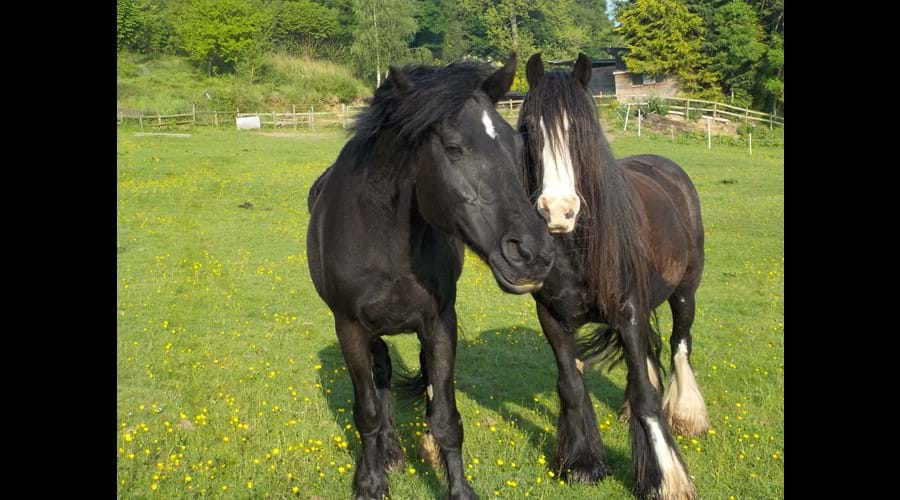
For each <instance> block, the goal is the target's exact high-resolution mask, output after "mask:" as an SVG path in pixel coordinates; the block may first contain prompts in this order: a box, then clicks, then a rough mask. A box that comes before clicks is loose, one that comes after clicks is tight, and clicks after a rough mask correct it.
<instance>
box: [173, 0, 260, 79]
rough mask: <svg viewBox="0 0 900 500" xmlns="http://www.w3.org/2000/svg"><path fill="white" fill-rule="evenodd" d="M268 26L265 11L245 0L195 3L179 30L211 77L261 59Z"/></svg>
mask: <svg viewBox="0 0 900 500" xmlns="http://www.w3.org/2000/svg"><path fill="white" fill-rule="evenodd" d="M269 23H270V18H269V16H268V12H267V11H266V10H263V9H260V8H256V7H255V6H254V5H251V4H249V3H247V2H245V1H242V0H195V1H193V2H192V3H191V4H190V5H189V6H188V8H186V9H185V12H184V16H183V18H182V20H181V21H180V22H179V24H178V25H177V26H176V31H177V32H178V35H179V36H180V37H181V43H182V45H183V47H184V49H185V50H186V51H187V53H188V55H189V56H190V58H191V59H192V60H193V61H194V62H195V63H197V64H199V65H205V66H206V67H207V71H208V72H209V73H210V74H212V73H213V72H214V71H215V72H224V71H233V70H234V69H235V66H236V65H237V64H239V63H247V62H249V61H250V60H252V59H254V58H256V57H258V56H259V55H260V53H261V51H262V49H263V48H264V42H265V35H266V33H265V31H264V30H265V29H266V28H267V27H269Z"/></svg>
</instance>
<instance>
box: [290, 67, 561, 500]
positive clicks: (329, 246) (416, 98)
mask: <svg viewBox="0 0 900 500" xmlns="http://www.w3.org/2000/svg"><path fill="white" fill-rule="evenodd" d="M515 69H516V59H515V55H514V54H513V55H512V56H511V57H510V59H509V61H507V63H506V64H505V65H504V66H503V67H502V68H501V69H499V70H497V71H494V70H493V69H492V68H490V67H489V66H487V65H482V64H475V63H458V64H452V65H450V66H447V67H443V68H436V67H409V68H406V69H404V70H403V71H399V70H397V69H395V68H391V69H390V73H389V77H388V79H387V80H386V81H385V82H384V84H382V85H381V86H380V87H379V88H378V89H377V90H376V92H375V96H374V97H373V100H372V103H371V105H370V106H369V108H368V109H367V110H366V111H364V112H363V113H362V115H361V116H360V117H359V119H358V120H357V121H356V123H355V124H354V128H353V130H354V135H353V137H352V138H351V139H350V140H349V142H348V143H347V144H346V145H345V146H344V148H343V150H341V152H340V155H339V156H338V159H337V161H336V162H335V163H334V164H333V165H332V166H331V167H329V169H328V170H326V172H325V173H324V174H322V176H320V177H319V178H318V179H317V180H316V182H315V183H314V184H313V186H312V188H311V189H310V192H309V200H308V203H309V209H310V212H311V216H310V223H309V232H308V235H307V252H308V256H309V270H310V274H311V276H312V280H313V283H314V284H315V287H316V291H317V292H318V293H319V295H320V296H321V297H322V299H323V300H324V301H325V302H326V303H327V304H328V307H330V308H331V310H332V311H333V313H334V324H335V330H336V332H337V337H338V341H339V343H340V346H341V351H342V353H343V355H344V359H345V361H346V363H347V368H348V370H349V373H350V377H351V379H352V381H353V392H354V404H353V419H354V422H355V424H356V428H357V430H358V431H359V434H360V437H361V440H362V457H361V459H360V461H359V463H358V466H357V468H356V472H355V476H354V478H353V493H354V497H355V498H361V499H367V500H368V499H372V498H374V499H378V500H381V498H382V497H383V496H385V495H387V493H388V485H387V478H386V470H387V469H391V468H394V467H396V466H399V465H402V462H403V451H402V449H401V447H400V443H399V441H398V439H397V435H396V432H395V429H394V418H393V414H394V403H393V397H392V395H391V389H390V387H391V360H390V358H389V356H388V349H387V345H386V344H385V342H384V340H383V339H382V338H381V336H383V335H389V334H395V333H402V332H415V333H416V334H417V335H418V338H419V340H420V342H421V345H422V348H421V349H422V351H421V361H422V365H423V372H424V373H423V375H424V378H425V380H427V384H428V386H427V389H428V390H427V393H428V399H427V401H426V413H427V420H428V426H429V428H430V430H431V435H432V436H433V439H434V440H436V441H437V444H438V445H439V447H440V450H441V453H442V458H443V461H444V463H446V464H447V472H448V480H449V486H450V498H454V499H457V498H459V499H469V498H475V494H474V492H473V491H472V489H471V487H470V486H469V485H468V483H467V482H466V478H465V473H464V471H463V466H462V458H461V449H462V442H463V428H462V422H461V420H460V416H459V413H458V412H457V409H456V399H455V394H454V384H453V369H454V362H455V356H456V329H457V323H456V311H455V302H456V281H457V279H458V278H459V276H460V273H461V272H462V265H463V250H464V246H463V244H464V243H465V244H467V245H468V246H469V247H471V248H472V249H473V250H474V251H475V252H476V253H477V254H478V255H479V256H480V257H481V258H482V259H483V260H485V261H486V262H487V263H488V264H489V266H490V268H491V270H492V271H493V273H494V276H495V278H496V280H497V283H498V284H499V285H500V287H501V288H502V289H503V290H504V291H506V292H509V293H516V294H523V293H527V292H532V291H534V290H537V289H539V288H540V285H541V282H543V280H544V278H545V277H546V275H547V273H548V272H549V270H550V267H551V266H552V263H553V242H552V237H551V236H550V235H549V234H548V232H547V230H546V228H545V226H544V223H543V221H542V220H541V219H540V217H539V216H538V214H536V213H535V212H534V208H533V207H532V206H531V205H530V203H529V201H528V197H527V195H526V194H525V193H524V192H523V191H522V189H521V186H520V185H519V183H518V181H517V178H518V165H517V163H518V160H519V158H520V155H521V153H522V140H521V138H520V137H519V136H518V134H516V132H515V130H514V129H513V128H512V127H511V126H510V125H509V124H507V123H506V121H505V120H504V119H503V118H502V117H500V115H499V114H497V112H496V111H495V109H494V105H495V103H496V102H497V100H498V99H500V98H501V97H503V96H504V95H505V94H506V93H507V92H508V91H509V88H510V86H511V84H512V81H513V77H514V75H515Z"/></svg>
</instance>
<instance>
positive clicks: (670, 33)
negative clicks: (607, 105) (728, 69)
mask: <svg viewBox="0 0 900 500" xmlns="http://www.w3.org/2000/svg"><path fill="white" fill-rule="evenodd" d="M618 19H619V23H620V25H619V27H618V31H619V34H621V35H622V37H623V39H624V41H625V46H626V47H628V48H629V49H630V50H629V51H628V52H627V53H626V54H625V56H624V59H625V64H626V65H627V66H628V69H629V70H630V71H632V72H635V73H644V74H671V75H674V76H676V77H677V78H678V81H679V84H680V87H681V89H682V90H683V91H684V92H686V93H688V94H690V95H696V96H702V97H715V96H716V95H717V94H718V89H717V79H716V75H715V73H713V72H712V71H711V70H710V61H709V59H708V58H707V57H706V56H705V55H704V54H703V50H702V49H703V41H704V39H703V35H704V31H705V30H704V23H703V18H701V17H700V16H699V15H697V14H694V13H692V12H690V11H689V10H688V9H687V7H686V6H685V4H684V3H682V2H680V1H678V0H635V1H634V2H633V3H629V4H626V5H624V6H623V7H622V8H621V10H620V11H619V16H618Z"/></svg>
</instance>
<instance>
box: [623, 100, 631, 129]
mask: <svg viewBox="0 0 900 500" xmlns="http://www.w3.org/2000/svg"><path fill="white" fill-rule="evenodd" d="M629 115H631V103H630V102H629V103H628V107H627V108H625V128H623V129H622V132H628V116H629Z"/></svg>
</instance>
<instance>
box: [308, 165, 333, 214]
mask: <svg viewBox="0 0 900 500" xmlns="http://www.w3.org/2000/svg"><path fill="white" fill-rule="evenodd" d="M332 167H334V165H331V166H330V167H328V168H326V169H325V171H324V172H322V175H320V176H319V178H318V179H316V181H315V182H313V185H312V187H311V188H309V194H308V195H307V196H306V207H307V208H308V209H309V211H310V213H312V209H313V206H314V205H315V204H316V199H317V198H318V197H319V193H320V192H321V191H322V186H324V185H325V180H326V178H327V177H328V174H329V173H331V169H332Z"/></svg>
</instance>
